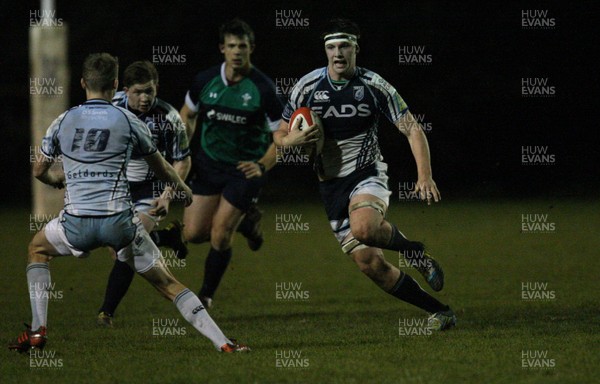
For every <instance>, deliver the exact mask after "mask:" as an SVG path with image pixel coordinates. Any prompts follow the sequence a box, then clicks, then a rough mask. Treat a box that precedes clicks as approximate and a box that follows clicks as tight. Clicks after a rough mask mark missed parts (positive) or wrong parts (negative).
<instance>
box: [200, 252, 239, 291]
mask: <svg viewBox="0 0 600 384" xmlns="http://www.w3.org/2000/svg"><path fill="white" fill-rule="evenodd" d="M230 260H231V248H229V249H227V250H225V251H217V250H216V249H214V248H212V247H211V248H210V251H209V252H208V256H207V257H206V262H205V263H204V281H203V282H202V289H200V294H199V296H204V297H213V295H214V294H215V291H216V290H217V287H218V286H219V283H220V282H221V279H222V278H223V275H224V274H225V270H226V269H227V266H228V265H229V261H230Z"/></svg>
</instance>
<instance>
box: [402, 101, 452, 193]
mask: <svg viewBox="0 0 600 384" xmlns="http://www.w3.org/2000/svg"><path fill="white" fill-rule="evenodd" d="M396 126H397V127H398V129H399V130H400V132H402V133H403V134H404V135H405V136H406V137H407V138H408V142H409V144H410V149H411V151H412V154H413V156H414V158H415V162H416V163H417V173H418V175H419V179H418V180H417V185H416V186H415V192H418V193H419V195H420V196H421V200H425V199H427V204H431V199H432V198H433V200H434V201H435V202H436V203H437V202H438V201H440V200H441V198H442V196H441V194H440V191H439V190H438V188H437V185H436V184H435V181H433V177H432V172H431V156H430V153H429V143H428V142H427V137H426V136H425V133H424V132H423V127H422V126H421V124H419V123H418V122H417V121H416V119H415V118H414V117H413V115H412V114H411V113H410V111H408V112H406V114H405V115H404V116H402V118H401V119H400V120H399V121H398V122H397V123H396Z"/></svg>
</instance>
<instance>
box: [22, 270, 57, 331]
mask: <svg viewBox="0 0 600 384" xmlns="http://www.w3.org/2000/svg"><path fill="white" fill-rule="evenodd" d="M25 271H26V274H27V285H28V286H29V300H30V301H31V315H32V320H31V329H33V330H36V329H38V328H39V327H40V326H44V327H45V326H46V322H47V320H48V298H49V296H50V282H51V280H50V268H48V263H31V264H29V265H28V266H27V269H26V270H25Z"/></svg>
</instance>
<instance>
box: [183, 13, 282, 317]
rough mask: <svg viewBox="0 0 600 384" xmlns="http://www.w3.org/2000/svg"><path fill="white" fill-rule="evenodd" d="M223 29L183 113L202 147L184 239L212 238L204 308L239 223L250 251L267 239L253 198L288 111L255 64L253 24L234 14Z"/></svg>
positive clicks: (194, 155) (197, 154) (228, 256)
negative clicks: (217, 56)
mask: <svg viewBox="0 0 600 384" xmlns="http://www.w3.org/2000/svg"><path fill="white" fill-rule="evenodd" d="M219 35H220V50H221V53H223V55H224V57H225V62H224V63H222V64H221V65H219V66H216V67H213V68H210V69H208V70H206V71H203V72H200V73H199V74H198V75H197V76H196V78H195V79H194V81H193V83H192V85H191V87H190V88H189V91H188V93H187V95H186V97H185V104H184V105H183V107H182V109H181V112H180V113H181V117H182V119H183V121H184V123H185V124H186V128H187V130H188V136H189V137H192V140H198V141H199V145H197V144H198V143H192V144H191V147H192V148H197V150H195V151H194V152H193V153H192V171H193V172H194V174H195V178H193V179H192V181H191V186H192V191H193V193H194V197H193V203H192V205H190V206H189V207H187V208H186V209H185V212H184V216H183V220H184V236H185V238H186V240H187V241H190V242H193V243H201V242H204V241H208V240H210V245H211V249H210V251H209V254H208V257H207V259H206V263H205V271H204V281H203V284H202V288H201V290H200V294H199V296H200V298H201V299H202V300H203V303H204V304H205V305H206V306H207V307H210V305H211V303H212V297H213V295H214V293H215V290H216V289H217V287H218V285H219V282H220V281H221V278H222V277H223V274H224V273H225V270H226V269H227V265H228V264H229V260H230V259H231V253H232V252H231V240H232V236H233V232H234V231H235V230H236V228H238V224H239V228H238V230H239V231H240V232H242V234H244V235H245V236H246V237H247V238H248V240H249V242H248V244H249V245H250V247H251V249H253V250H255V249H258V247H260V244H261V243H262V235H261V234H260V230H259V228H258V225H257V224H258V219H259V218H260V213H259V212H258V211H256V210H255V209H253V204H255V203H256V201H257V200H258V195H259V192H260V189H261V188H262V186H263V185H264V184H265V181H266V171H267V170H268V169H270V168H272V167H273V166H275V163H276V156H275V146H274V145H273V143H272V142H271V135H272V131H274V130H276V129H277V127H278V126H279V120H280V119H281V112H282V109H283V106H282V103H281V101H280V100H279V98H278V97H277V95H276V91H275V85H274V84H273V82H272V81H271V80H270V79H269V78H268V77H267V76H266V75H265V74H263V73H262V72H261V71H259V70H258V69H257V68H256V67H254V66H253V65H252V63H251V62H250V55H251V53H252V51H253V50H254V32H253V31H252V29H251V28H250V26H248V24H246V23H245V22H243V21H241V20H239V19H234V20H231V21H229V22H227V23H225V24H223V25H222V26H221V28H220V31H219ZM196 130H197V131H198V132H196ZM194 133H196V135H195V136H194ZM244 215H245V216H244Z"/></svg>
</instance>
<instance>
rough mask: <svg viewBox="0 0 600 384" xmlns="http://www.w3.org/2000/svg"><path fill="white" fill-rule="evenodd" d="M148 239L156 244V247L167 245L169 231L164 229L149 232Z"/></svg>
mask: <svg viewBox="0 0 600 384" xmlns="http://www.w3.org/2000/svg"><path fill="white" fill-rule="evenodd" d="M150 238H151V239H152V241H153V242H154V244H156V246H157V247H162V246H165V245H169V241H170V236H169V231H168V230H166V229H160V230H157V231H152V232H150Z"/></svg>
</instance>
